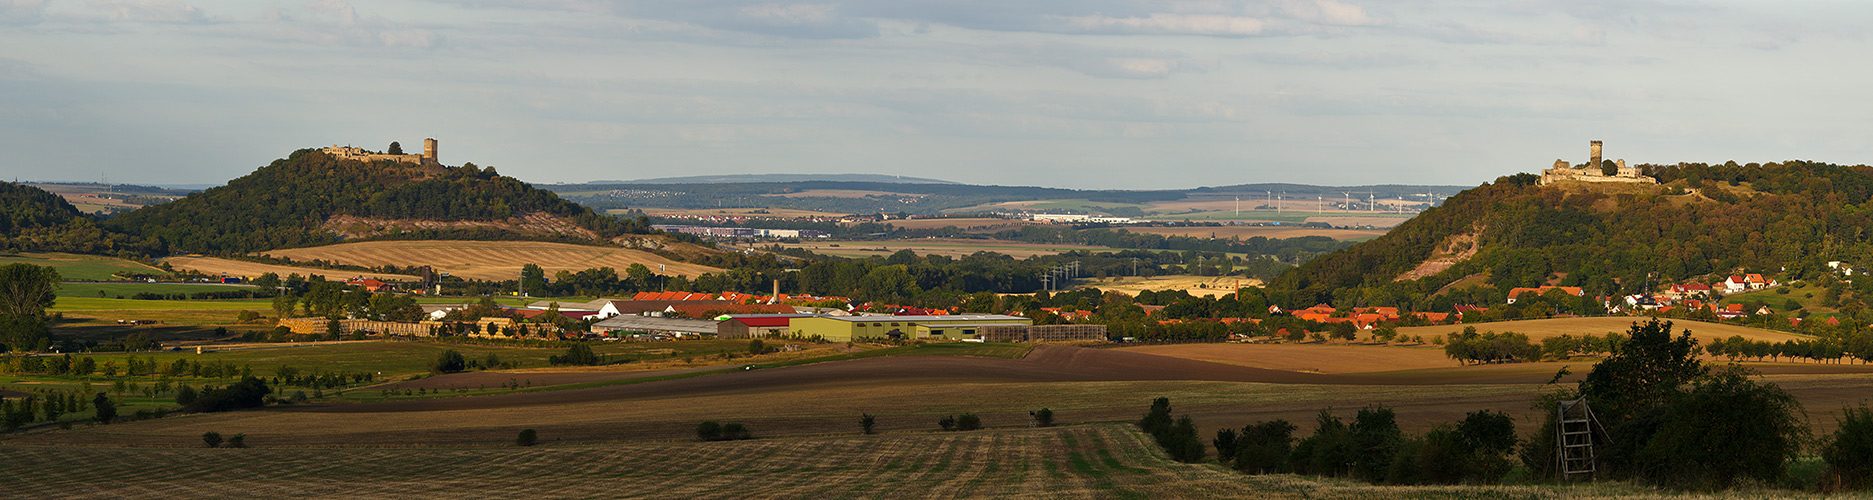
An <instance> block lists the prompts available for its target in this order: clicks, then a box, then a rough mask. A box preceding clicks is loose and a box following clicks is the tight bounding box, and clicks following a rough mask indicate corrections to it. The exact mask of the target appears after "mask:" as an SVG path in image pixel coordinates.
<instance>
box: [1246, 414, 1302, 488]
mask: <svg viewBox="0 0 1873 500" xmlns="http://www.w3.org/2000/svg"><path fill="white" fill-rule="evenodd" d="M1237 439H1238V440H1240V441H1239V443H1238V444H1237V445H1236V456H1235V465H1236V470H1240V471H1243V472H1247V473H1250V474H1272V473H1276V472H1282V471H1284V470H1286V469H1287V464H1288V455H1289V453H1290V452H1291V451H1292V450H1293V448H1294V424H1291V423H1288V421H1287V420H1280V419H1276V420H1272V421H1268V422H1262V423H1259V424H1254V425H1250V426H1247V427H1243V428H1242V433H1241V434H1238V435H1237Z"/></svg>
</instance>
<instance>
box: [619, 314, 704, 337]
mask: <svg viewBox="0 0 1873 500" xmlns="http://www.w3.org/2000/svg"><path fill="white" fill-rule="evenodd" d="M715 323H716V322H715V320H708V319H678V318H655V317H649V316H618V317H616V318H611V319H607V320H604V321H600V322H597V323H593V324H592V333H597V334H603V335H613V336H617V335H630V334H652V335H656V334H662V335H674V336H678V337H688V336H692V335H715V333H716V324H715Z"/></svg>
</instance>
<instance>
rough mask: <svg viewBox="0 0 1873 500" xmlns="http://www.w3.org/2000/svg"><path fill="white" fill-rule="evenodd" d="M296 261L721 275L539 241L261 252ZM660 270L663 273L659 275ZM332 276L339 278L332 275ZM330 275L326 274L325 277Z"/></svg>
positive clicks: (451, 269) (480, 274)
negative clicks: (635, 268)
mask: <svg viewBox="0 0 1873 500" xmlns="http://www.w3.org/2000/svg"><path fill="white" fill-rule="evenodd" d="M263 253H264V254H266V255H268V256H272V257H280V258H287V259H292V260H297V261H309V260H314V259H319V260H325V261H328V262H337V263H340V264H348V265H354V266H365V267H378V266H384V265H394V266H399V267H409V266H432V267H434V268H435V269H436V270H437V271H440V272H447V273H449V274H451V275H454V276H457V277H461V278H467V279H481V280H491V281H500V280H511V279H517V278H518V277H519V276H520V268H521V267H522V266H525V265H527V264H536V265H539V266H540V267H542V268H545V269H546V275H547V276H548V277H551V276H553V274H554V273H557V272H559V271H573V272H577V271H583V270H586V269H592V268H597V267H610V268H612V269H616V270H617V271H618V272H620V273H622V272H624V270H625V269H626V268H629V267H631V264H643V265H644V266H646V267H649V268H650V271H651V272H652V273H658V274H665V275H671V276H675V275H683V276H692V277H693V276H701V275H702V274H703V273H713V272H721V271H722V270H721V269H717V268H713V267H708V266H701V265H696V264H689V263H684V262H677V261H674V260H670V259H668V258H664V257H663V256H660V255H657V254H653V253H650V252H646V251H642V250H631V249H626V248H618V247H600V246H587V245H573V244H567V243H547V242H538V241H365V242H358V243H340V244H337V245H327V246H320V247H307V248H291V249H285V250H271V251H267V252H263ZM659 268H662V269H665V270H664V271H661V272H660V271H658V269H659ZM330 274H343V273H342V272H338V271H333V272H331V273H330ZM328 275H329V274H328Z"/></svg>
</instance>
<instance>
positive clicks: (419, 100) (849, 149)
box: [0, 0, 1873, 189]
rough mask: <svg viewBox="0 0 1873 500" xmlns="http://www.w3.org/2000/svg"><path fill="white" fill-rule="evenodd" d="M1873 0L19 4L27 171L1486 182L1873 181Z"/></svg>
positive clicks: (18, 116)
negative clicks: (1753, 167)
mask: <svg viewBox="0 0 1873 500" xmlns="http://www.w3.org/2000/svg"><path fill="white" fill-rule="evenodd" d="M1869 20H1873V2H1852V1H1827V2H1821V1H1776V2H1761V1H1755V2H1728V3H1726V2H1646V1H1592V0H1584V1H1583V0H1565V1H1525V2H1489V1H1484V2H1400V1H1387V2H1363V1H1353V0H1272V1H1203V0H1198V1H1164V2H1158V1H1124V0H1072V1H1066V0H1062V1H1028V2H1023V1H1013V0H942V1H933V0H829V1H823V2H813V3H786V2H769V1H758V0H757V1H738V0H702V1H677V0H659V1H646V2H628V1H620V2H601V1H583V0H532V1H511V2H503V1H495V0H453V1H401V0H389V1H371V2H365V1H355V2H351V3H347V2H343V1H338V0H319V1H313V2H299V1H292V2H274V1H265V0H242V1H192V0H0V176H4V177H6V178H9V179H10V178H14V177H17V178H20V179H23V180H24V179H31V180H81V181H97V180H99V179H101V178H105V177H108V178H109V179H110V181H112V182H119V183H139V184H195V183H200V184H214V183H221V182H224V181H226V180H227V179H229V178H232V177H236V176H240V175H244V174H246V173H248V172H251V171H253V170H254V169H255V168H258V167H260V166H262V165H265V164H266V163H268V162H270V161H272V160H273V159H276V158H281V157H284V156H286V155H287V154H289V153H290V152H291V151H293V150H295V149H298V148H306V147H317V146H323V145H330V144H352V145H358V146H364V147H368V148H372V149H382V148H384V147H386V146H387V145H388V144H389V143H390V142H391V141H393V140H394V141H400V142H401V143H402V144H403V145H404V147H405V148H406V149H411V150H420V149H421V143H422V139H423V138H425V137H434V138H437V139H438V140H440V141H441V158H442V160H443V162H444V163H447V164H451V165H459V164H461V163H462V162H474V163H476V164H479V165H483V166H487V165H493V166H495V167H497V168H499V170H500V171H501V172H502V173H504V174H507V175H512V176H515V177H518V178H520V179H522V180H525V181H529V182H534V183H551V182H584V181H589V180H599V179H637V178H649V177H666V176H676V175H705V174H726V173H880V174H895V175H904V176H916V177H931V178H939V179H947V180H953V181H959V182H969V183H983V184H1008V185H1048V186H1060V187H1075V188H1122V189H1146V188H1176V187H1193V186H1203V185H1212V186H1213V185H1225V184H1240V183H1252V182H1297V183H1308V184H1333V185H1350V184H1376V183H1409V184H1464V185H1473V184H1477V183H1481V182H1485V181H1488V180H1490V179H1494V178H1495V177H1497V176H1499V175H1503V174H1507V173H1513V172H1517V171H1526V172H1533V171H1537V170H1539V169H1541V168H1545V167H1546V166H1548V165H1549V164H1550V163H1552V162H1553V161H1554V160H1555V159H1556V158H1566V159H1568V160H1569V161H1571V162H1575V163H1579V162H1584V161H1585V160H1586V155H1587V141H1588V140H1590V139H1601V140H1604V141H1606V155H1607V157H1609V158H1626V159H1628V161H1630V162H1635V163H1636V162H1654V163H1672V162H1678V161H1712V162H1721V161H1725V160H1732V159H1734V160H1737V161H1739V162H1749V161H1773V160H1783V159H1792V158H1799V159H1810V160H1819V161H1827V162H1834V163H1846V164H1857V163H1873V159H1870V158H1869V157H1873V142H1870V141H1873V136H1870V135H1869V134H1868V133H1867V130H1866V129H1867V127H1866V125H1867V122H1868V119H1869V117H1873V99H1869V98H1868V97H1869V93H1870V92H1873V90H1869V89H1873V87H1870V86H1869V84H1868V83H1867V82H1868V77H1869V76H1873V74H1870V73H1873V64H1869V63H1868V62H1867V61H1868V60H1873V57H1870V56H1873V53H1870V51H1869V50H1868V48H1869V47H1868V40H1867V30H1866V26H1869V25H1870V23H1869V22H1868V21H1869Z"/></svg>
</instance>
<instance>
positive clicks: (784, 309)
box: [662, 303, 793, 319]
mask: <svg viewBox="0 0 1873 500" xmlns="http://www.w3.org/2000/svg"><path fill="white" fill-rule="evenodd" d="M662 314H663V316H665V317H672V316H680V317H684V318H696V319H707V318H714V317H716V316H721V315H724V314H793V306H789V305H785V304H696V303H688V304H672V305H670V306H669V307H665V308H664V309H663V312H662Z"/></svg>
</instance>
